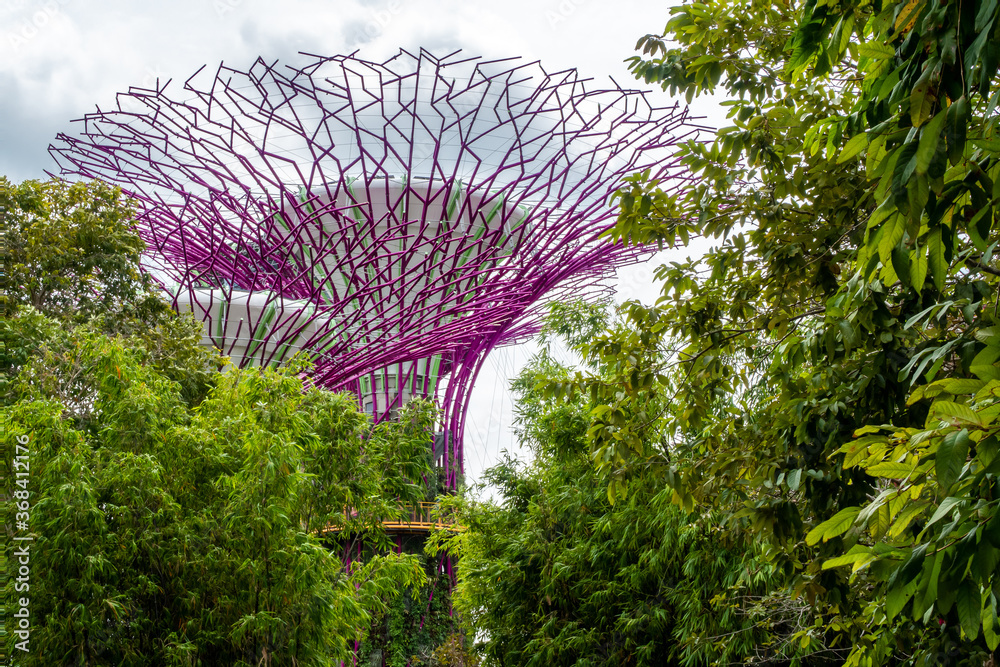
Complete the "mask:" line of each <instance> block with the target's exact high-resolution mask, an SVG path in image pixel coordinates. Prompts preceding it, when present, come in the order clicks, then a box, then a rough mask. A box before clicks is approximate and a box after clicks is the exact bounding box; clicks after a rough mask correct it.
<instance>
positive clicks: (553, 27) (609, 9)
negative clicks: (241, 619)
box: [0, 0, 671, 478]
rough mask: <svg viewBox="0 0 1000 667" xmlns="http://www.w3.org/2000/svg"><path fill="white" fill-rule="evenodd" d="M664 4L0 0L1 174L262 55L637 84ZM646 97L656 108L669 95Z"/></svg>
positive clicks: (630, 291)
mask: <svg viewBox="0 0 1000 667" xmlns="http://www.w3.org/2000/svg"><path fill="white" fill-rule="evenodd" d="M669 4H670V3H665V2H654V1H652V0H614V1H613V2H611V1H608V0H491V1H490V2H484V1H480V0H464V1H462V0H315V1H308V0H297V1H285V2H263V1H258V0H170V1H169V2H160V3H137V2H134V0H133V1H131V2H125V1H124V0H47V1H42V0H0V175H6V176H7V177H9V178H10V179H12V180H13V181H15V182H18V181H21V180H24V179H27V178H42V177H44V175H45V171H46V170H52V169H54V163H53V161H52V160H51V158H50V157H49V155H48V152H47V149H48V145H49V144H50V143H51V142H52V141H53V139H54V138H55V136H56V134H57V133H58V132H62V131H65V132H74V131H77V130H76V127H78V126H75V125H74V124H72V123H71V122H70V121H72V120H73V119H76V118H80V117H82V116H83V115H84V114H85V113H87V112H89V111H93V110H94V108H95V105H96V106H100V107H101V108H105V109H107V108H111V107H112V106H113V104H114V98H115V93H116V92H119V91H124V90H127V89H128V87H129V86H130V85H139V86H144V87H151V86H152V84H153V83H154V82H155V81H156V79H157V78H159V79H160V80H161V83H162V81H165V80H167V79H173V80H174V84H173V86H177V87H178V88H179V85H180V84H181V83H183V81H184V80H185V79H186V78H188V77H189V76H190V75H191V74H193V73H194V72H195V71H196V70H197V69H198V68H199V67H201V66H202V65H208V66H209V68H211V69H214V68H215V67H216V66H218V64H219V63H220V62H222V61H225V62H226V63H227V64H228V65H230V66H233V67H236V68H238V69H245V68H247V67H248V66H249V65H250V64H251V63H252V62H253V61H254V60H255V59H256V58H257V57H258V56H261V57H263V58H264V59H265V60H269V61H271V60H274V59H279V60H294V58H295V54H296V53H298V52H300V51H303V52H307V53H315V54H320V55H335V54H343V53H350V52H353V51H359V56H360V57H362V58H366V59H371V60H381V59H384V58H386V57H389V56H391V55H393V54H395V53H396V52H397V51H398V50H399V49H400V48H405V49H407V50H411V51H413V50H417V49H419V48H420V47H423V48H425V49H427V50H428V51H430V52H432V53H434V54H436V55H445V54H448V53H451V52H453V51H455V50H457V49H461V50H462V51H463V52H464V53H465V54H467V55H470V56H472V55H481V56H483V57H486V58H505V57H511V56H520V57H522V58H525V59H528V60H540V61H541V63H542V65H543V66H544V67H545V68H546V69H547V70H549V71H550V72H551V71H558V70H562V69H567V68H570V67H575V68H577V69H578V70H579V71H580V72H581V73H582V74H584V75H585V76H589V77H593V78H594V79H596V80H597V81H598V82H606V81H607V80H608V77H613V78H614V79H615V80H617V81H618V82H619V83H620V84H622V85H623V86H626V87H632V86H636V87H640V88H644V87H645V86H640V85H639V84H636V83H634V82H633V80H632V78H631V76H630V75H629V73H628V71H627V69H626V66H625V64H624V60H625V59H626V58H628V57H630V56H631V55H633V51H632V49H633V47H634V45H635V42H636V40H637V39H638V38H639V37H641V36H642V35H644V34H646V33H650V32H656V33H658V32H660V31H662V29H663V25H664V24H665V23H666V20H667V18H668V13H667V12H668V10H667V8H668V6H669ZM651 95H652V96H653V97H654V99H655V101H656V102H657V103H659V104H660V105H666V104H667V103H669V102H670V101H671V100H670V99H669V98H668V97H667V95H666V94H665V93H662V92H660V91H658V90H657V91H653V92H652V93H651ZM619 291H620V294H619V296H620V298H633V297H641V298H644V299H646V300H649V299H651V298H653V297H654V296H655V292H656V291H655V288H654V287H653V285H652V266H641V267H635V268H633V269H631V270H628V271H627V272H625V273H624V274H623V275H622V277H621V278H620V281H619ZM530 352H531V350H530V348H524V347H521V348H517V349H513V350H507V351H502V352H500V353H498V354H495V355H493V357H491V359H489V360H488V361H487V363H486V367H485V369H484V371H483V373H482V375H481V377H480V381H479V383H478V384H477V387H476V390H475V393H474V396H473V405H472V409H471V412H470V415H469V417H470V419H469V423H468V430H467V434H468V435H467V444H466V451H467V457H466V465H467V471H468V473H469V476H470V477H472V478H475V477H477V476H478V474H479V471H481V470H482V468H483V467H484V466H486V465H488V464H489V463H491V462H492V461H494V460H495V458H496V456H497V453H498V451H499V449H500V448H502V447H506V448H511V447H514V445H513V443H512V441H511V439H510V437H509V428H510V426H509V425H510V416H511V410H512V405H511V401H510V396H509V394H508V393H507V392H505V391H504V386H505V385H506V382H507V378H508V377H509V376H510V375H511V374H513V373H514V372H516V369H517V367H518V366H519V365H521V364H523V362H524V361H525V360H526V359H527V357H528V356H529V354H530Z"/></svg>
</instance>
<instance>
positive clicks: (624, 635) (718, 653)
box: [443, 305, 808, 666]
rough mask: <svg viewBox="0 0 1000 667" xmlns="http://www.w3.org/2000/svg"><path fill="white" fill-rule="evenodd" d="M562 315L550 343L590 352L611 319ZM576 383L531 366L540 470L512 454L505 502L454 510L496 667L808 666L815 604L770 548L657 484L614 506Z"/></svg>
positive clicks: (502, 494) (490, 474)
mask: <svg viewBox="0 0 1000 667" xmlns="http://www.w3.org/2000/svg"><path fill="white" fill-rule="evenodd" d="M554 311H555V313H554V316H553V318H552V320H550V322H549V325H548V331H549V334H550V335H554V334H557V333H561V334H566V335H568V336H569V337H570V338H572V339H574V340H575V341H577V342H578V343H580V342H582V341H585V340H588V339H589V338H590V336H588V335H587V329H589V328H592V327H594V326H595V325H599V324H600V322H601V320H602V318H601V317H600V313H599V312H598V311H595V310H594V309H587V308H584V309H580V308H577V307H575V306H574V307H566V306H562V305H556V306H555V307H554ZM593 370H594V372H595V373H597V374H599V372H600V369H593ZM570 372H571V371H570V369H568V368H565V367H562V366H560V365H559V364H556V363H555V362H554V361H553V360H552V359H551V357H549V356H548V355H546V354H543V355H542V356H541V357H539V358H536V359H535V361H534V362H533V364H531V365H529V367H528V368H527V369H526V370H525V371H524V373H523V374H522V376H521V377H520V378H519V379H518V380H517V381H516V382H515V383H514V387H515V391H516V393H517V406H518V407H517V411H518V412H517V414H518V417H517V424H518V437H519V439H520V441H521V444H522V445H523V446H527V447H528V448H529V449H530V452H531V455H532V459H531V462H530V463H528V464H523V463H520V462H519V461H517V460H516V459H514V458H512V457H510V456H507V457H506V458H505V459H504V460H503V461H501V463H500V464H498V465H497V466H495V467H494V468H491V469H490V470H488V471H487V472H486V474H485V479H486V482H487V483H488V484H490V485H492V486H493V487H494V488H495V489H496V490H497V493H498V497H497V499H496V501H481V502H472V501H462V500H455V501H452V508H453V509H454V510H455V511H457V512H458V517H459V519H458V520H459V522H460V523H461V524H462V525H463V527H464V530H463V531H462V532H460V533H458V534H453V535H452V536H450V537H444V539H443V541H444V543H445V544H447V545H448V546H449V548H450V549H452V550H453V551H454V552H457V554H458V577H459V581H458V587H457V590H456V606H457V607H458V608H459V609H460V610H461V612H462V614H463V617H464V618H465V619H467V620H468V622H469V623H470V624H471V626H472V628H473V629H474V630H475V632H476V633H478V635H481V636H483V637H485V645H484V646H483V647H482V651H483V653H484V657H485V658H486V664H499V665H575V664H586V665H662V664H680V665H706V666H707V665H714V664H729V663H734V662H735V663H739V662H744V661H764V662H789V661H796V660H797V659H798V658H799V657H800V654H801V650H800V648H799V644H798V643H795V644H793V643H792V642H791V639H792V638H793V636H794V635H795V633H796V632H798V631H804V630H805V628H802V627H799V625H798V619H799V617H800V616H808V614H806V613H805V610H806V605H805V603H804V602H801V601H799V602H796V601H794V600H792V599H791V598H789V597H788V596H786V595H784V594H782V593H781V591H780V590H778V589H776V587H775V583H776V582H777V581H778V580H779V577H778V573H777V572H776V571H775V569H774V566H773V565H772V564H770V563H768V562H767V561H766V559H765V558H764V545H763V543H759V542H754V540H753V539H752V537H751V536H749V535H748V534H747V533H746V532H743V533H738V532H735V531H730V532H728V533H726V532H723V531H722V530H721V529H720V527H719V525H718V521H717V519H718V517H717V515H716V513H714V512H706V513H704V514H696V513H690V512H687V511H685V510H683V509H681V508H680V507H678V506H677V505H676V504H674V503H672V501H671V497H672V495H673V493H672V489H671V488H670V487H669V486H667V485H666V484H664V483H663V481H662V480H661V479H660V478H659V477H658V476H657V475H655V474H637V475H633V476H631V478H630V479H629V484H628V495H627V498H624V499H622V500H621V501H620V502H616V503H612V502H611V500H610V499H609V493H608V488H607V479H606V478H605V477H604V476H603V475H601V474H599V473H598V472H597V471H596V470H595V468H594V466H593V464H592V460H591V457H590V450H589V447H588V442H587V431H588V428H589V427H590V425H591V418H590V415H591V414H592V411H593V408H594V405H593V404H591V403H590V402H589V401H588V400H586V399H585V398H582V397H578V398H576V399H574V400H571V401H568V402H567V401H555V400H552V399H551V398H549V397H548V396H547V390H548V389H549V388H550V387H551V386H552V385H553V384H555V383H559V382H562V381H565V380H566V378H567V377H568V376H569V374H570ZM607 379H608V380H611V377H610V376H608V378H607Z"/></svg>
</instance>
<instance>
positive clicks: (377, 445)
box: [0, 184, 435, 666]
mask: <svg viewBox="0 0 1000 667" xmlns="http://www.w3.org/2000/svg"><path fill="white" fill-rule="evenodd" d="M52 187H54V188H55V189H56V190H57V191H58V192H62V190H61V188H63V187H69V189H70V190H73V188H76V187H77V186H63V185H54V186H52ZM13 189H14V190H18V188H13ZM20 189H24V190H27V191H29V192H35V191H36V190H39V189H41V191H47V190H46V188H45V187H42V186H40V185H38V184H33V185H29V186H21V188H20ZM73 191H74V192H76V195H74V196H77V197H79V199H78V200H74V201H76V203H75V204H74V207H75V208H73V210H74V211H94V210H100V211H102V213H101V214H100V215H96V214H95V215H89V214H88V215H83V216H82V217H79V218H76V217H73V216H70V217H73V222H66V224H67V225H69V226H70V227H73V229H74V233H80V234H84V235H86V234H89V233H94V232H95V231H100V230H101V229H104V227H103V225H104V224H105V222H106V221H108V220H112V221H116V222H115V224H119V223H120V227H118V228H116V229H118V231H120V232H121V235H122V236H121V238H120V243H117V242H116V243H117V245H110V246H106V247H104V250H102V251H98V250H96V249H94V247H89V249H87V250H86V252H84V253H83V254H82V255H77V256H75V259H73V261H72V262H69V263H59V262H55V263H45V262H42V263H40V264H37V263H36V264H32V266H34V267H35V268H33V269H32V271H40V272H42V274H40V275H37V276H32V277H31V278H30V280H33V281H35V283H33V284H37V285H41V286H45V285H56V286H58V287H57V288H53V289H52V290H49V291H48V292H47V294H49V295H50V296H51V295H53V294H56V295H58V296H57V297H52V300H47V298H43V299H40V300H39V302H38V304H37V305H40V306H41V307H42V308H43V309H44V310H45V312H42V310H40V309H39V308H36V307H35V305H33V303H31V302H29V301H27V300H21V301H19V300H18V299H19V298H20V297H14V298H13V302H14V304H15V305H16V306H17V307H16V309H15V310H14V311H13V312H12V313H8V316H6V317H5V318H4V319H3V320H2V321H0V333H2V339H3V341H4V343H5V348H4V355H5V356H4V368H3V371H4V386H3V395H4V404H3V407H2V408H0V437H2V441H3V452H4V460H5V461H8V462H11V461H13V460H14V456H15V455H21V456H22V457H23V458H22V459H19V460H18V463H16V464H14V465H13V467H12V469H10V470H8V471H7V475H6V478H7V479H8V480H9V482H8V483H9V484H10V485H11V487H10V490H11V491H12V492H13V493H14V495H15V502H17V503H24V506H22V507H17V506H14V507H13V511H20V512H25V513H26V514H27V516H22V517H16V516H11V517H10V519H11V521H10V522H9V523H8V531H9V532H8V545H11V544H14V542H13V540H12V539H11V538H12V537H14V536H15V535H17V536H22V537H23V536H24V535H26V534H27V535H30V536H32V537H33V541H32V542H30V544H29V550H30V577H29V578H28V580H27V581H22V582H17V581H16V580H15V579H14V578H9V579H8V581H7V582H5V595H6V598H7V599H8V600H19V599H20V598H22V597H24V598H25V599H26V600H28V604H27V609H28V610H29V613H30V623H31V634H30V640H29V645H28V647H27V648H29V649H30V650H29V651H28V652H22V651H19V650H14V651H12V654H13V655H14V657H15V660H16V661H17V663H16V664H20V665H25V666H27V665H52V664H62V665H81V666H82V665H92V666H96V665H196V664H225V665H275V666H277V665H293V664H316V665H326V664H329V665H334V664H338V663H339V661H344V660H349V659H350V656H351V655H352V652H353V650H354V646H355V642H356V641H357V640H360V639H361V638H362V636H363V634H364V630H365V628H368V627H370V626H371V625H372V624H373V622H374V619H375V618H376V617H378V616H379V615H381V614H385V613H386V612H387V611H388V606H389V604H390V603H391V602H392V600H393V599H394V598H396V597H397V596H398V592H399V591H401V590H404V589H406V588H407V587H418V586H420V585H422V583H423V582H424V580H425V577H424V573H423V570H422V567H421V563H420V561H419V559H417V558H415V557H413V556H406V555H402V556H397V555H395V554H391V553H388V549H387V547H388V544H387V541H386V539H385V536H384V532H383V531H382V523H381V522H382V520H383V519H386V518H393V517H400V516H402V515H403V513H404V511H405V510H404V506H405V504H406V503H409V502H414V501H417V500H422V499H423V497H424V494H425V488H424V477H425V476H426V475H427V474H428V473H429V472H430V471H429V469H428V467H427V456H426V452H427V450H428V447H429V441H430V438H431V429H432V426H433V423H434V418H435V414H434V410H433V408H432V406H430V405H429V404H427V403H423V402H413V403H412V404H411V405H410V406H408V408H407V409H406V410H404V411H403V412H402V414H401V416H400V419H399V420H398V421H397V422H395V423H391V424H388V423H387V424H380V425H378V426H374V427H373V426H372V425H371V424H370V423H369V422H368V420H367V418H366V417H365V416H364V415H363V414H362V413H360V412H359V410H358V408H357V404H356V400H355V399H354V398H353V397H351V396H349V395H339V394H332V393H329V392H326V391H321V390H317V389H309V390H306V389H305V387H304V386H303V382H302V381H301V380H300V379H299V375H300V373H301V372H302V371H304V370H306V369H305V368H304V367H303V366H296V365H292V366H290V367H288V368H286V369H284V370H282V371H280V372H275V371H261V370H257V369H250V370H245V371H239V370H234V369H232V368H230V369H229V370H227V371H226V372H224V373H219V372H217V370H216V369H217V368H218V366H219V359H218V358H217V357H216V356H215V355H213V354H211V353H210V352H208V351H207V350H205V349H204V348H202V347H201V346H200V344H199V343H200V325H198V324H196V323H194V322H193V321H191V320H190V319H184V318H181V317H178V316H177V315H175V314H172V313H171V312H170V310H169V309H168V308H166V307H165V305H163V304H162V302H158V301H155V300H154V301H155V303H150V302H149V300H150V299H151V298H152V297H151V296H150V294H149V293H148V292H147V290H146V288H145V283H144V282H143V281H142V279H140V278H135V276H138V270H139V267H138V265H137V260H138V255H137V254H136V253H134V252H133V251H132V249H134V248H141V243H140V242H139V241H138V239H136V238H135V237H134V235H133V236H131V237H130V236H129V235H130V234H131V232H128V225H127V223H125V222H124V220H126V218H127V215H128V208H127V206H123V205H122V204H121V202H120V201H119V200H118V199H116V197H117V194H113V193H110V191H109V190H108V189H106V188H104V187H103V186H100V185H96V184H91V185H88V186H83V187H81V188H79V189H77V190H73ZM88 193H89V194H88ZM60 196H62V195H58V196H57V195H53V197H55V198H56V199H58V198H59V197H60ZM91 196H93V198H94V200H93V201H91V200H90V199H88V198H89V197H91ZM116 202H117V203H116ZM115 206H119V207H120V208H119V209H117V210H114V211H112V210H110V209H112V208H114V207H115ZM106 209H107V210H106ZM11 210H12V209H11V208H8V212H10V211H11ZM19 215H20V214H19ZM74 215H75V214H74ZM25 219H27V218H25ZM88 228H89V231H87V229H88ZM48 229H49V228H48V227H47V226H46V225H45V224H25V225H24V226H23V228H22V230H21V232H19V233H21V234H22V240H21V242H22V244H23V246H24V247H25V248H36V249H37V253H39V254H44V253H43V247H42V244H40V243H39V242H38V239H37V238H35V236H34V235H35V234H38V235H41V236H42V237H45V235H46V234H48V231H47V230H48ZM108 233H112V231H109V232H108ZM102 243H103V242H102ZM32 252H35V251H32ZM102 253H106V255H107V256H102V257H100V258H97V259H95V258H94V257H88V256H87V255H88V254H97V255H101V254H102ZM116 253H117V254H116ZM29 254H30V253H29ZM55 254H58V253H57V252H56V253H55ZM112 255H114V256H112ZM97 264H99V265H100V266H101V269H100V271H99V275H97V274H95V276H97V277H94V278H93V280H92V279H90V278H87V279H86V280H84V279H83V278H84V275H83V273H81V271H82V269H81V268H80V267H83V266H96V265H97ZM46 267H48V268H46ZM48 270H51V271H53V272H55V273H56V274H60V272H65V275H56V276H52V275H45V274H44V272H45V271H48ZM28 273H29V271H28V270H27V269H25V273H24V275H25V276H27V275H28ZM26 280H27V278H26ZM94 281H96V282H94ZM98 283H99V285H98ZM125 285H130V286H131V287H128V288H127V289H126V288H122V291H121V292H120V294H119V295H118V296H117V297H115V298H114V299H112V300H106V299H104V298H103V297H102V296H101V295H100V294H96V295H95V296H93V298H92V297H91V292H90V290H92V289H103V288H104V287H105V286H112V287H110V288H109V289H117V288H116V287H114V286H119V287H120V286H125ZM39 289H43V288H39ZM45 289H47V288H45ZM74 290H78V291H74ZM43 291H44V290H43ZM21 296H23V293H21ZM85 303H86V304H89V305H87V306H86V307H84V305H82V304H85ZM74 309H78V310H74ZM18 445H20V447H21V449H17V446H18ZM25 450H26V451H27V453H25ZM348 508H350V509H351V511H346V510H348ZM15 518H16V519H17V520H18V521H22V522H25V523H26V524H27V525H26V526H25V525H24V524H23V523H22V524H20V525H19V524H17V523H15V521H14V520H15ZM11 531H12V532H11ZM332 536H335V537H332ZM362 536H363V539H365V540H366V541H368V542H370V543H373V544H375V545H376V547H378V546H382V547H384V548H383V549H382V553H384V554H386V555H373V556H372V557H370V558H368V559H366V560H365V562H364V563H363V564H355V565H354V566H353V567H351V568H350V569H349V570H345V568H344V566H343V562H342V561H341V559H340V555H339V553H337V552H336V551H333V550H331V548H330V547H331V546H333V545H336V544H339V543H342V542H344V541H350V540H360V539H362ZM18 546H20V543H18ZM11 555H12V554H11V551H10V549H8V551H7V557H8V562H12V561H11V560H10V558H11ZM23 584H27V587H22V588H17V587H18V586H22V585H23ZM13 611H14V610H11V612H13ZM8 639H13V640H19V639H20V638H18V637H16V636H13V635H10V634H8Z"/></svg>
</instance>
